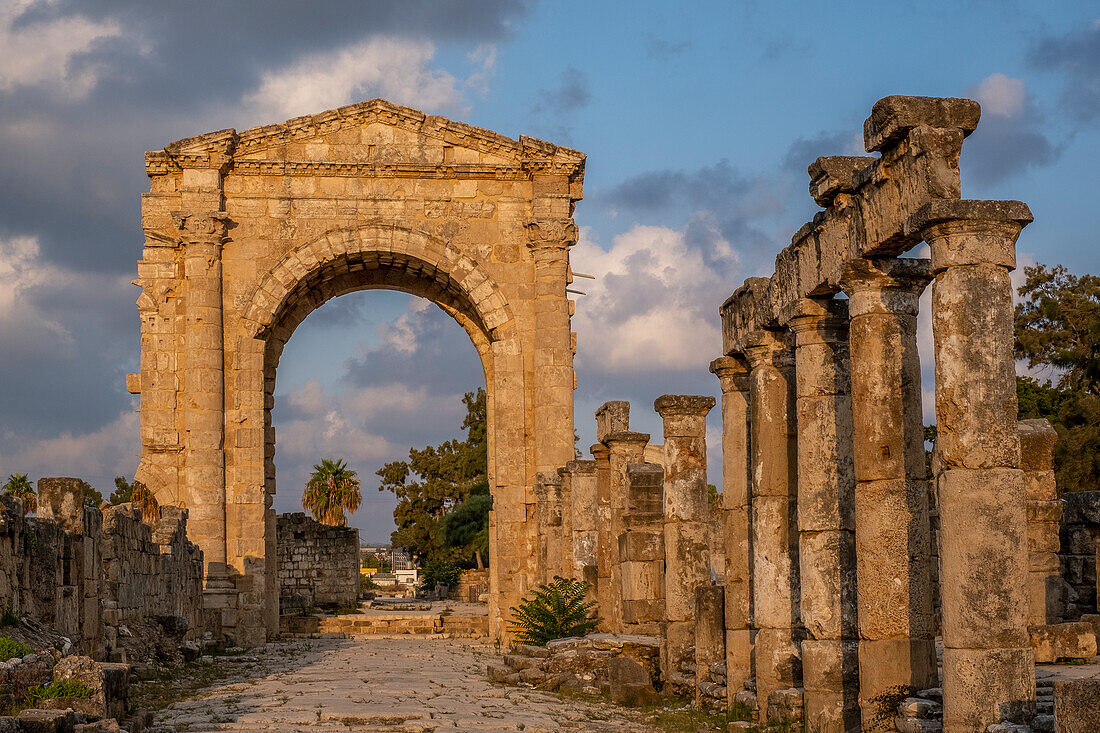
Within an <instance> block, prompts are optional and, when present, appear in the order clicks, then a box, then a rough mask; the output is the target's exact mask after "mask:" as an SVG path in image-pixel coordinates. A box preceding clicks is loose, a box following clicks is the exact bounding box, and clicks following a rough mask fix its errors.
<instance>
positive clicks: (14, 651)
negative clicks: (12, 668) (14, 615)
mask: <svg viewBox="0 0 1100 733" xmlns="http://www.w3.org/2000/svg"><path fill="white" fill-rule="evenodd" d="M33 651H34V650H33V649H31V648H30V647H29V646H27V645H26V644H24V643H23V642H21V641H16V640H15V639H12V638H10V637H7V636H0V662H6V661H8V660H9V659H15V658H16V657H19V658H23V657H25V656H27V655H28V654H30V653H31V652H33Z"/></svg>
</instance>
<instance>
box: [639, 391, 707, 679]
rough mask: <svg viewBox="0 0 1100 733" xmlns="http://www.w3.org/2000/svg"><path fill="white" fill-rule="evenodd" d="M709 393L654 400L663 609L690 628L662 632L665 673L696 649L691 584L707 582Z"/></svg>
mask: <svg viewBox="0 0 1100 733" xmlns="http://www.w3.org/2000/svg"><path fill="white" fill-rule="evenodd" d="M714 404H715V400H714V398H713V397H704V396H689V395H663V396H661V397H658V398H657V400H656V401H655V402H654V403H653V408H654V409H655V410H656V411H657V412H658V414H660V416H661V419H662V421H663V423H664V437H665V466H664V468H665V486H664V538H665V539H664V546H665V560H664V562H665V591H664V596H665V612H664V618H665V620H666V621H668V622H669V623H670V624H674V623H681V622H683V623H685V624H686V627H687V628H688V629H690V631H689V633H687V634H684V635H678V636H676V637H671V636H666V638H665V646H666V649H665V652H664V653H663V654H662V655H661V659H662V661H663V662H664V663H666V664H667V665H668V666H667V668H666V669H665V670H664V673H665V675H666V678H667V676H668V674H669V673H670V672H672V671H676V670H679V669H680V665H681V664H682V663H683V662H684V661H686V660H690V659H692V658H693V656H694V654H695V647H696V643H695V638H694V627H695V624H694V621H695V589H696V588H697V587H699V586H701V585H705V584H709V583H710V582H711V564H710V547H709V544H708V538H709V532H710V528H709V526H708V522H709V521H710V514H711V512H710V500H709V497H708V495H707V439H706V433H707V413H708V412H710V410H711V408H713V407H714Z"/></svg>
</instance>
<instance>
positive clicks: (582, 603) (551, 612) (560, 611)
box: [508, 576, 596, 646]
mask: <svg viewBox="0 0 1100 733" xmlns="http://www.w3.org/2000/svg"><path fill="white" fill-rule="evenodd" d="M587 592H588V583H585V582H583V581H580V580H569V579H568V578H562V577H559V576H555V577H554V580H553V581H551V582H550V583H547V584H546V585H541V586H539V587H538V588H536V589H535V595H534V597H533V598H529V599H527V600H525V601H523V602H522V603H520V604H519V605H518V606H512V609H511V610H512V618H511V619H510V620H509V621H508V625H509V626H510V627H511V630H512V631H513V632H515V634H516V637H517V638H518V639H519V641H520V642H522V643H524V644H533V645H534V646H545V645H546V642H548V641H552V640H554V639H564V638H566V637H569V636H583V635H584V634H587V633H588V632H589V631H591V630H592V629H594V628H595V627H596V621H595V619H590V618H588V614H589V612H590V611H591V610H592V609H593V608H595V607H596V602H595V601H586V600H585V599H584V596H585V593H587Z"/></svg>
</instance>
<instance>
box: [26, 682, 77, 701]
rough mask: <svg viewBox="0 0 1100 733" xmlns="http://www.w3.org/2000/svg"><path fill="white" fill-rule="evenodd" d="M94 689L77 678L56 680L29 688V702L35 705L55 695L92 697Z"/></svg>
mask: <svg viewBox="0 0 1100 733" xmlns="http://www.w3.org/2000/svg"><path fill="white" fill-rule="evenodd" d="M91 696H92V691H91V690H89V689H88V688H87V687H85V686H84V684H83V683H81V682H77V681H76V680H54V681H53V682H51V683H50V684H48V685H35V686H34V687H32V688H30V689H29V690H27V704H28V705H29V706H30V707H35V706H36V705H38V704H39V703H40V702H42V701H43V700H52V699H53V698H55V697H91Z"/></svg>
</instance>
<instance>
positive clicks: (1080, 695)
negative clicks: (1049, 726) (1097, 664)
mask: <svg viewBox="0 0 1100 733" xmlns="http://www.w3.org/2000/svg"><path fill="white" fill-rule="evenodd" d="M1054 723H1055V730H1056V731H1058V733H1091V731H1096V730H1100V680H1055V682H1054Z"/></svg>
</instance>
